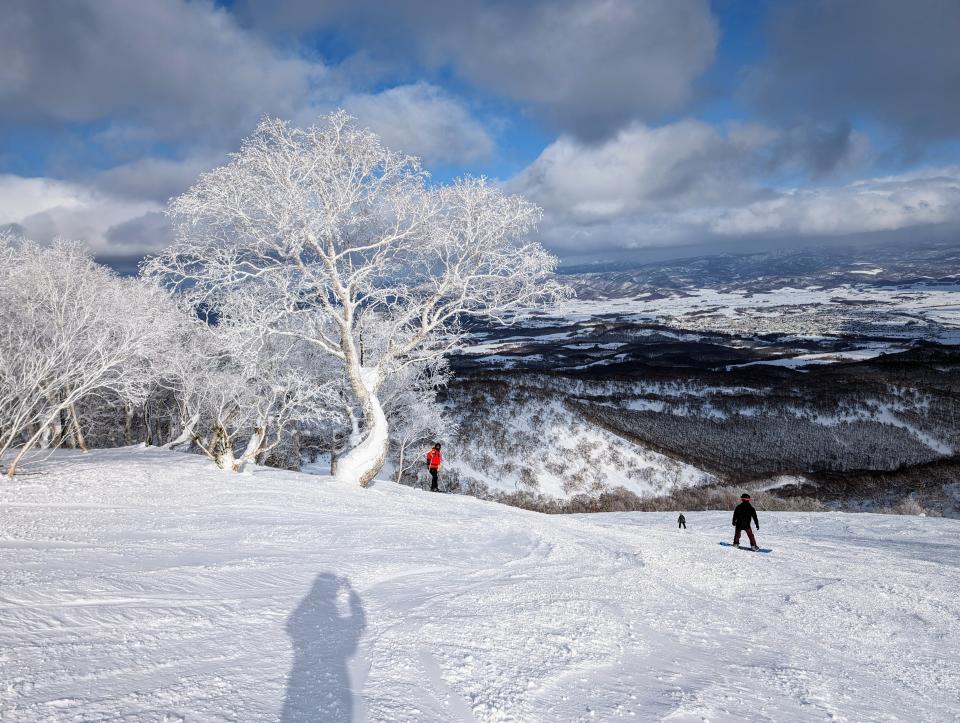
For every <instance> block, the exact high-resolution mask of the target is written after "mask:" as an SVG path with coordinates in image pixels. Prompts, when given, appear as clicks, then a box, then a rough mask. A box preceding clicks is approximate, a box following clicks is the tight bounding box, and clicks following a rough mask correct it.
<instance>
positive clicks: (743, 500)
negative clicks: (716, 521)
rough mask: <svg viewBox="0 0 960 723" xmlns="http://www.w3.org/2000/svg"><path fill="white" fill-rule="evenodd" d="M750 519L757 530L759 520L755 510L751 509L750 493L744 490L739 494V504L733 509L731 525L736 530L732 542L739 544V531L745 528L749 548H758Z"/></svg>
mask: <svg viewBox="0 0 960 723" xmlns="http://www.w3.org/2000/svg"><path fill="white" fill-rule="evenodd" d="M750 520H753V522H754V524H755V525H756V526H757V529H758V530H759V529H760V520H758V519H757V511H756V510H755V509H753V505H751V504H750V495H748V494H747V493H746V492H744V493H743V494H742V495H740V504H739V505H737V507H736V509H735V510H734V511H733V526H734V527H735V528H737V531H736V532H735V533H734V535H733V544H734V545H736V546H737V547H739V546H740V533H741V532H742V531H744V530H746V531H747V537H749V538H750V549H751V550H759V549H760V548H759V547H758V546H757V539H756V538H755V537H754V536H753V530H751V529H750Z"/></svg>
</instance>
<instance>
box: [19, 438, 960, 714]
mask: <svg viewBox="0 0 960 723" xmlns="http://www.w3.org/2000/svg"><path fill="white" fill-rule="evenodd" d="M34 469H35V471H36V472H37V474H36V475H35V476H24V477H18V478H17V479H15V480H14V481H12V482H11V481H5V482H4V483H3V484H2V485H0V610H2V614H0V639H2V641H3V646H2V650H0V681H2V683H0V719H2V720H4V721H7V720H9V721H23V720H137V721H218V720H325V721H349V720H351V719H352V720H357V721H360V720H376V721H525V722H530V721H557V720H563V721H590V720H641V721H648V720H669V721H702V720H710V721H734V720H758V721H763V720H767V721H787V720H789V721H820V720H835V721H863V720H903V721H945V720H952V719H954V718H955V717H956V713H957V708H956V703H957V691H958V690H960V662H958V660H957V657H956V656H955V655H951V654H950V652H951V651H954V650H957V649H958V647H960V638H958V636H960V632H958V631H960V626H958V621H960V603H958V600H957V597H956V594H955V593H956V590H957V588H958V585H960V572H958V568H957V560H958V559H960V554H958V553H960V531H958V529H957V526H956V523H955V522H954V521H951V520H945V519H931V518H920V517H903V516H889V515H870V514H844V513H837V512H827V513H814V514H810V513H767V512H764V511H762V510H761V512H760V521H761V529H760V531H759V535H760V540H761V543H762V544H765V545H768V546H771V547H773V548H774V553H773V554H770V555H756V554H753V553H749V552H743V551H738V550H731V549H729V548H724V547H721V546H720V545H718V544H717V543H718V542H719V541H720V540H726V539H728V538H729V537H730V533H731V532H732V528H731V527H730V521H729V513H728V512H704V513H688V514H687V520H688V529H687V530H678V529H677V528H676V515H675V514H673V513H624V514H599V515H574V516H570V515H541V514H537V513H533V512H526V511H523V510H517V509H511V508H509V507H504V506H502V505H498V504H494V503H490V502H484V501H481V500H476V499H473V498H471V497H469V496H459V495H431V494H429V493H426V492H421V491H418V490H414V489H410V488H409V487H405V486H400V485H396V484H394V483H391V482H376V483H374V484H373V485H372V486H371V487H370V488H368V489H362V488H360V487H358V486H356V485H351V484H346V483H343V482H338V481H336V480H334V479H332V478H329V477H317V476H308V475H305V474H300V473H294V472H285V471H280V470H276V469H268V468H260V467H258V468H251V469H248V471H247V473H244V474H240V475H234V474H230V473H227V472H222V471H218V470H215V469H213V468H212V466H211V465H210V463H209V462H208V461H207V460H205V459H204V458H202V457H200V456H197V455H189V454H183V453H175V452H165V451H161V450H151V449H147V448H143V447H133V448H122V449H116V450H96V451H92V452H90V453H89V454H86V455H84V454H81V453H79V452H68V451H62V452H58V453H57V454H55V455H54V456H53V457H52V458H50V459H48V460H47V461H45V462H37V464H36V466H35V467H34Z"/></svg>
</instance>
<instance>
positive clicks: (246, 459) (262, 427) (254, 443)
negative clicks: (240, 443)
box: [233, 422, 267, 472]
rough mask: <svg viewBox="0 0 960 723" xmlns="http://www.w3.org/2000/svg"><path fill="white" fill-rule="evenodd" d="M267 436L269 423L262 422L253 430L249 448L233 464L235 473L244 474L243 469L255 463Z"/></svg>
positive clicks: (248, 443) (248, 444)
mask: <svg viewBox="0 0 960 723" xmlns="http://www.w3.org/2000/svg"><path fill="white" fill-rule="evenodd" d="M266 436H267V423H266V422H261V423H260V424H258V425H257V426H256V428H255V429H254V430H253V434H251V435H250V441H249V442H247V448H246V449H244V450H243V454H241V455H240V456H239V457H238V458H237V459H236V460H234V463H233V471H234V472H242V471H243V468H244V467H246V466H247V464H248V463H250V462H253V461H254V460H255V459H256V456H257V452H259V451H260V447H262V446H263V440H264V439H265V438H266Z"/></svg>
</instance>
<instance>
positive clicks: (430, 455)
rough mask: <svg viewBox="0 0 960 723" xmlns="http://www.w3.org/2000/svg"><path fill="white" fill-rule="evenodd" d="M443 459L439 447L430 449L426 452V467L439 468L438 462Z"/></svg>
mask: <svg viewBox="0 0 960 723" xmlns="http://www.w3.org/2000/svg"><path fill="white" fill-rule="evenodd" d="M442 461H443V457H442V456H441V455H440V450H439V449H431V450H430V451H429V452H427V467H428V468H429V469H440V463H441V462H442Z"/></svg>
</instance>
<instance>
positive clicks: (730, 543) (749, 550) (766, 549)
mask: <svg viewBox="0 0 960 723" xmlns="http://www.w3.org/2000/svg"><path fill="white" fill-rule="evenodd" d="M720 544H721V545H723V546H724V547H739V548H740V549H741V550H746V551H747V552H773V550H771V549H770V548H769V547H761V548H760V549H759V550H751V549H750V548H749V547H743V546H741V545H734V544H733V543H732V542H721V543H720Z"/></svg>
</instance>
